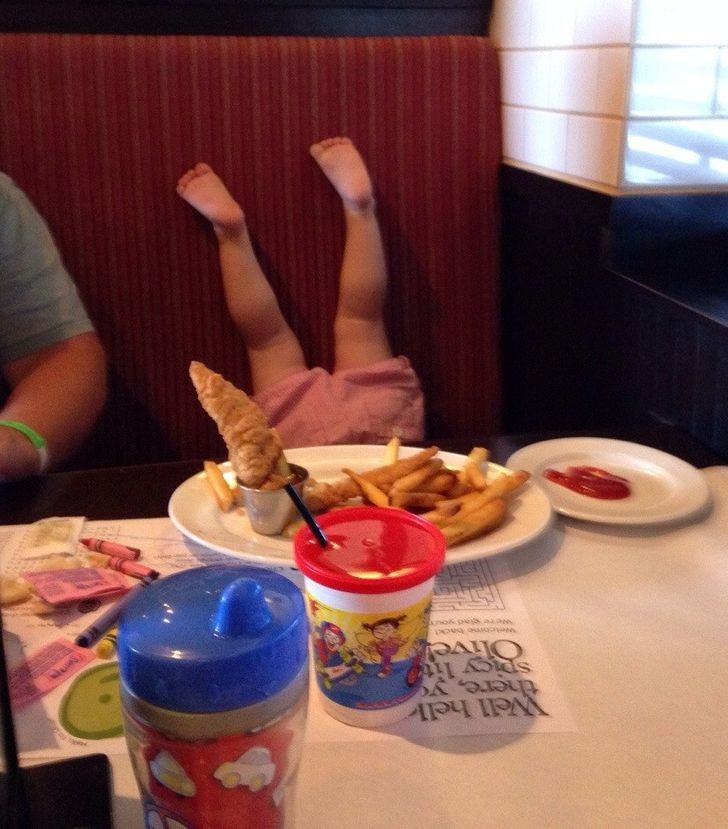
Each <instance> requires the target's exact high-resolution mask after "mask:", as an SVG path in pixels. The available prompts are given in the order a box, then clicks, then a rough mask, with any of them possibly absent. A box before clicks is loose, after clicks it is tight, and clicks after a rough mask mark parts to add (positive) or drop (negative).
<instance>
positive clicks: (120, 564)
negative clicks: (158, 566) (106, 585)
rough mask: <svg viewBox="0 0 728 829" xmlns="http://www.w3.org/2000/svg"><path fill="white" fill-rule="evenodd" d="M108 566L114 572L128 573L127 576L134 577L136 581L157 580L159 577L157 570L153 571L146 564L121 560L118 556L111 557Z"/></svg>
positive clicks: (125, 559) (126, 559)
mask: <svg viewBox="0 0 728 829" xmlns="http://www.w3.org/2000/svg"><path fill="white" fill-rule="evenodd" d="M106 566H107V567H110V568H111V569H112V570H118V571H119V572H120V573H126V575H127V576H134V578H136V579H156V578H157V577H158V576H159V573H158V572H157V570H152V568H151V567H147V565H146V564H141V563H140V562H138V561H130V560H129V559H128V558H119V557H118V556H111V557H110V558H109V560H108V562H107V564H106Z"/></svg>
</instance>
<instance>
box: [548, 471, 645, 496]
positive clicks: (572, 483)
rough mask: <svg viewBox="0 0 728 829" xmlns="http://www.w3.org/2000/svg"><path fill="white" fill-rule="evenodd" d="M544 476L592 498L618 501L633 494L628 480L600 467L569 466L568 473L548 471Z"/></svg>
mask: <svg viewBox="0 0 728 829" xmlns="http://www.w3.org/2000/svg"><path fill="white" fill-rule="evenodd" d="M543 476H544V478H546V480H548V481H553V483H555V484H560V485H561V486H564V487H566V488H567V489H571V490H573V491H574V492H578V493H580V494H581V495H588V496H589V497H590V498H602V499H603V500H608V501H616V500H618V499H620V498H628V497H629V496H630V495H631V494H632V490H631V488H630V485H629V480H628V479H627V478H621V477H620V476H619V475H613V474H612V473H611V472H607V471H606V469H600V468H599V467H598V466H569V467H567V469H566V472H561V471H559V470H558V469H546V470H544V473H543Z"/></svg>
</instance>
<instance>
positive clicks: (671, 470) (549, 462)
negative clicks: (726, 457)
mask: <svg viewBox="0 0 728 829" xmlns="http://www.w3.org/2000/svg"><path fill="white" fill-rule="evenodd" d="M508 465H509V466H510V467H512V468H518V469H525V470H527V471H528V472H530V473H531V475H532V476H533V478H534V479H535V480H537V481H538V482H539V483H540V484H541V486H543V487H544V488H545V490H546V492H547V494H548V496H549V498H550V499H551V504H552V506H553V508H554V509H555V510H556V512H559V513H561V514H562V515H568V516H570V517H572V518H580V519H582V520H584V521H598V522H601V523H605V524H636V525H645V524H659V523H664V522H669V521H677V520H681V519H684V518H688V517H690V516H692V515H695V514H696V513H698V512H700V510H702V509H703V508H704V507H705V506H706V504H707V503H708V502H709V500H710V490H709V488H708V484H707V482H706V480H705V477H704V475H703V473H702V472H701V471H700V470H699V469H696V468H695V467H694V466H691V465H690V464H689V463H686V462H685V461H683V460H680V458H676V457H674V456H673V455H668V454H667V453H666V452H661V451H660V450H659V449H653V448H651V447H649V446H642V445H641V444H639V443H629V442H628V441H624V440H611V439H609V438H580V437H574V438H560V439H555V440H545V441H542V442H540V443H532V444H531V445H530V446H524V447H523V448H522V449H519V450H518V451H517V452H515V453H514V454H513V455H511V457H510V458H509V459H508ZM582 465H585V466H596V467H601V468H602V469H605V470H606V471H607V472H611V473H612V474H614V475H620V476H621V477H623V478H627V479H628V480H629V483H630V488H631V490H632V491H631V494H630V495H629V496H628V497H627V498H623V499H620V500H615V501H608V500H602V499H599V498H592V497H590V496H588V495H581V494H580V493H578V492H573V491H572V490H569V489H567V488H566V487H564V486H561V485H560V484H557V483H553V482H552V481H549V480H547V479H546V478H544V477H543V473H544V471H545V470H546V469H548V468H552V469H557V470H559V471H562V472H563V471H565V470H566V468H567V467H568V466H582Z"/></svg>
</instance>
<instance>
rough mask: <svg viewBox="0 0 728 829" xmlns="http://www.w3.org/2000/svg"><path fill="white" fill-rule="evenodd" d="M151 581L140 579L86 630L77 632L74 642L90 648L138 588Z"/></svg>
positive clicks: (107, 629) (112, 622)
mask: <svg viewBox="0 0 728 829" xmlns="http://www.w3.org/2000/svg"><path fill="white" fill-rule="evenodd" d="M151 581H152V580H151V579H144V580H142V582H141V583H140V584H137V585H136V587H133V588H132V589H131V590H130V591H129V592H128V593H126V594H125V595H124V597H123V598H121V599H119V601H118V602H117V603H116V604H114V605H112V606H111V607H110V608H109V609H108V610H107V611H106V613H102V614H101V616H99V618H98V619H97V620H96V621H95V622H94V623H93V624H92V625H89V626H88V627H87V628H86V630H84V631H82V632H81V633H79V634H78V636H77V637H76V640H75V641H76V644H77V645H79V646H80V647H82V648H90V647H91V646H92V645H93V644H95V643H96V642H98V640H99V639H100V638H101V637H102V636H103V635H104V634H105V633H106V632H107V631H109V630H111V628H112V627H114V625H115V624H116V623H117V621H118V620H119V616H121V613H122V611H123V610H124V608H125V607H126V606H127V605H128V604H129V602H130V601H131V600H132V599H133V598H134V596H136V594H137V593H138V592H139V591H140V590H143V589H144V588H145V587H146V586H147V585H148V584H151Z"/></svg>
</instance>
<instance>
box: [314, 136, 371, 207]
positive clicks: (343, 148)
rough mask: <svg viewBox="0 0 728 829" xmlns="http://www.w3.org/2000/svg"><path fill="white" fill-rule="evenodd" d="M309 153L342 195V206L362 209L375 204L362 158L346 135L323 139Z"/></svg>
mask: <svg viewBox="0 0 728 829" xmlns="http://www.w3.org/2000/svg"><path fill="white" fill-rule="evenodd" d="M310 152H311V155H312V156H313V157H314V159H315V160H316V163H317V164H318V165H319V167H320V168H321V169H322V170H323V172H324V174H325V175H326V178H328V180H329V181H330V182H331V184H332V185H333V186H334V189H335V190H336V192H337V193H338V194H339V195H340V196H341V199H342V201H343V202H344V207H346V208H348V209H349V210H353V211H356V212H361V211H363V210H366V209H367V208H370V207H372V206H373V204H374V194H373V188H372V182H371V179H370V178H369V172H368V171H367V168H366V164H365V163H364V159H363V158H362V157H361V156H360V155H359V151H358V150H357V148H356V147H355V146H354V145H353V143H352V142H351V139H349V138H343V137H339V138H324V140H323V141H319V142H318V143H317V144H313V145H312V146H311V150H310Z"/></svg>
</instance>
